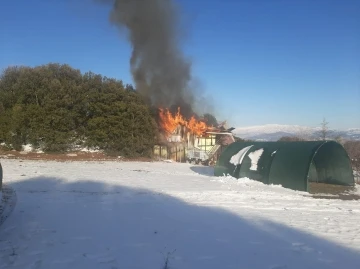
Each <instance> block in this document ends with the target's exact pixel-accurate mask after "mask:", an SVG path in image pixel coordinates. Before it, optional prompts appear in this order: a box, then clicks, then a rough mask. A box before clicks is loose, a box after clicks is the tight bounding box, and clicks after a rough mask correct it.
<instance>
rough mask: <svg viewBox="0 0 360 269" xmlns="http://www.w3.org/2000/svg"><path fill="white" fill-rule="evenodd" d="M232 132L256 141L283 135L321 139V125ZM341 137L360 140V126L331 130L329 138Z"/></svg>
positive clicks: (274, 125)
mask: <svg viewBox="0 0 360 269" xmlns="http://www.w3.org/2000/svg"><path fill="white" fill-rule="evenodd" d="M232 133H233V134H234V135H235V136H237V137H240V138H244V139H252V140H256V141H276V140H278V139H280V138H281V137H283V136H298V137H302V138H306V139H319V138H320V127H316V128H312V127H307V126H299V125H280V124H267V125H260V126H250V127H238V128H235V129H234V130H233V131H232ZM339 136H340V137H341V138H343V139H346V140H350V139H351V140H360V128H351V129H348V130H329V138H336V137H339Z"/></svg>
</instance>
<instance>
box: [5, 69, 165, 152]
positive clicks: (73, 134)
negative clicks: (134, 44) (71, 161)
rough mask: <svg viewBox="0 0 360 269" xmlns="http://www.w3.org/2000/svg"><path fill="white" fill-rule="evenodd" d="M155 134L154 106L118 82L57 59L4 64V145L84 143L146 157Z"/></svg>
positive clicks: (46, 147)
mask: <svg viewBox="0 0 360 269" xmlns="http://www.w3.org/2000/svg"><path fill="white" fill-rule="evenodd" d="M157 135H158V133H157V124H156V122H155V119H154V115H153V113H152V110H151V109H150V107H149V106H148V105H147V104H146V103H145V102H144V100H143V98H142V97H141V96H140V95H139V94H138V93H137V92H136V91H135V90H134V88H133V87H132V86H131V85H128V84H126V85H124V83H123V82H122V81H121V80H116V79H113V78H108V77H105V76H102V75H99V74H94V73H92V72H87V73H84V74H82V73H81V72H80V71H79V70H77V69H74V68H72V67H70V66H69V65H66V64H57V63H50V64H46V65H41V66H37V67H26V66H20V67H18V66H15V67H8V68H6V69H5V70H3V72H2V73H1V75H0V142H1V143H2V145H3V146H6V147H8V148H12V149H15V150H21V147H22V145H26V144H31V145H32V146H33V147H34V148H38V149H41V150H43V151H44V152H65V151H68V150H71V149H73V148H74V147H75V146H83V147H90V148H95V149H99V150H104V151H105V152H107V153H109V154H118V155H122V156H133V157H135V156H150V155H151V153H152V149H153V145H154V143H155V141H156V139H157Z"/></svg>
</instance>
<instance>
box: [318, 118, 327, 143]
mask: <svg viewBox="0 0 360 269" xmlns="http://www.w3.org/2000/svg"><path fill="white" fill-rule="evenodd" d="M328 124H329V122H327V121H326V119H325V118H323V121H322V122H321V130H320V138H321V139H322V140H326V138H327V137H328V135H329V126H328Z"/></svg>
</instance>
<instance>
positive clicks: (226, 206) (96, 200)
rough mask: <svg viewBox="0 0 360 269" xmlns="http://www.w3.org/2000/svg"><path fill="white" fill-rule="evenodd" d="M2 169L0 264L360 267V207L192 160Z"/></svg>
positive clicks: (17, 163)
mask: <svg viewBox="0 0 360 269" xmlns="http://www.w3.org/2000/svg"><path fill="white" fill-rule="evenodd" d="M1 163H2V166H3V170H4V183H5V185H6V186H8V187H9V188H13V189H14V190H15V191H16V195H17V203H16V206H15V209H14V210H13V212H12V214H11V215H10V216H9V217H8V218H7V219H6V221H5V222H4V223H3V224H2V225H1V226H0V268H4V269H8V268H9V269H23V268H44V269H45V268H46V269H63V268H77V269H103V268H104V269H105V268H109V269H115V268H126V269H127V268H129V269H133V268H136V269H138V268H139V269H141V268H155V269H156V268H158V269H161V268H164V265H165V261H166V260H167V261H168V268H171V269H172V268H174V269H182V268H187V269H193V268H194V269H195V268H196V269H203V268H204V269H219V268H251V269H257V268H259V269H260V268H261V269H280V268H292V269H300V268H301V269H303V268H316V269H325V268H333V269H335V268H347V269H355V268H359V264H360V255H359V252H360V227H359V225H358V224H359V221H360V201H355V200H351V201H350V200H348V201H342V200H336V199H314V198H312V197H311V196H310V195H309V194H307V193H305V192H297V191H292V190H290V189H284V188H282V187H281V186H271V185H264V184H262V183H260V182H257V181H252V180H250V179H246V178H244V179H240V180H236V179H234V178H231V177H229V176H228V177H213V176H212V173H213V170H212V168H210V167H204V166H193V165H190V164H179V163H166V162H153V163H137V162H120V161H118V162H115V161H114V162H54V161H30V160H26V161H25V160H24V161H21V160H14V159H13V160H10V159H3V160H1Z"/></svg>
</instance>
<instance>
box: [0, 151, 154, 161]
mask: <svg viewBox="0 0 360 269" xmlns="http://www.w3.org/2000/svg"><path fill="white" fill-rule="evenodd" d="M0 159H21V160H43V161H63V162H68V161H122V162H135V161H136V162H152V161H153V160H152V159H151V158H145V157H139V158H124V157H121V156H109V155H106V154H105V153H102V152H84V151H76V152H68V153H63V154H48V153H36V152H19V151H3V150H0Z"/></svg>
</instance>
